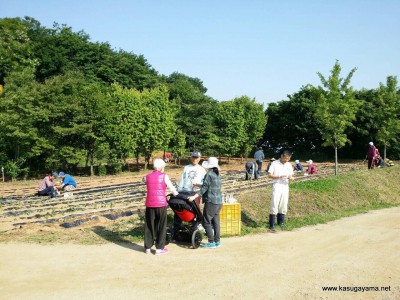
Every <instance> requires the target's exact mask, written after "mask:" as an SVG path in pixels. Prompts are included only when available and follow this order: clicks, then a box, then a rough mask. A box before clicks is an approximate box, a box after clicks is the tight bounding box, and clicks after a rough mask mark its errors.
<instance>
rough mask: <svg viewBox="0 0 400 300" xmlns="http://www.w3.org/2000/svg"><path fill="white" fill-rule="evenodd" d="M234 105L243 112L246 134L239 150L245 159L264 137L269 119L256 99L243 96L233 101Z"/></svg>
mask: <svg viewBox="0 0 400 300" xmlns="http://www.w3.org/2000/svg"><path fill="white" fill-rule="evenodd" d="M233 103H234V105H236V106H237V108H238V109H241V110H242V111H243V118H244V132H245V133H246V134H245V135H244V136H243V140H242V141H241V145H240V150H239V151H240V155H241V157H242V158H243V157H247V156H248V154H249V153H250V151H251V149H252V148H253V147H254V145H256V144H257V143H258V141H259V140H260V139H261V137H262V136H263V133H264V129H265V125H266V123H267V119H266V116H265V114H264V106H263V104H258V103H256V102H255V99H250V98H249V97H247V96H242V97H239V98H235V99H233Z"/></svg>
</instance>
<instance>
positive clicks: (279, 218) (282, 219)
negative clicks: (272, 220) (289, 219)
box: [277, 214, 285, 226]
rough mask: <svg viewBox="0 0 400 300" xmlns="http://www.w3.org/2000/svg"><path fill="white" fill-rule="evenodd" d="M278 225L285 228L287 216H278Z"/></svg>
mask: <svg viewBox="0 0 400 300" xmlns="http://www.w3.org/2000/svg"><path fill="white" fill-rule="evenodd" d="M277 218H278V225H279V226H283V225H284V224H285V215H284V214H278V215H277Z"/></svg>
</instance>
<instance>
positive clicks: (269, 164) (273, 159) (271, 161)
mask: <svg viewBox="0 0 400 300" xmlns="http://www.w3.org/2000/svg"><path fill="white" fill-rule="evenodd" d="M274 161H275V158H271V159H270V160H269V163H268V166H267V170H266V172H267V174H268V171H269V168H270V167H271V164H272V163H273V162H274Z"/></svg>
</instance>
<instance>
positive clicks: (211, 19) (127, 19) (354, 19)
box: [0, 0, 400, 104]
mask: <svg viewBox="0 0 400 300" xmlns="http://www.w3.org/2000/svg"><path fill="white" fill-rule="evenodd" d="M24 16H30V17H33V18H35V19H36V20H38V21H39V22H40V23H41V25H42V26H45V27H52V26H53V23H54V22H57V23H59V24H66V25H68V26H70V27H72V29H73V31H75V32H77V31H80V30H83V31H85V32H86V33H87V34H88V35H89V36H90V37H91V41H93V42H96V41H99V42H109V43H110V45H111V46H112V47H113V48H114V49H116V50H118V49H123V50H125V51H128V52H133V53H135V54H143V55H144V57H145V58H146V59H147V61H148V62H149V63H150V64H151V65H152V67H153V68H155V69H156V70H157V71H158V72H159V73H161V74H165V75H169V74H171V73H172V72H175V71H177V72H181V73H184V74H186V75H188V76H191V77H198V78H200V79H201V80H202V81H203V83H204V86H205V87H206V88H208V92H207V95H209V96H211V97H213V98H214V99H217V100H220V101H225V100H231V99H233V98H235V97H239V96H242V95H246V96H249V97H250V98H255V99H256V101H257V102H258V103H264V104H267V103H270V102H277V101H280V100H284V99H287V95H288V94H292V93H295V92H297V91H299V90H300V88H301V87H302V86H304V85H307V84H313V85H319V84H320V80H319V78H318V76H317V72H321V73H322V74H323V75H324V76H325V77H327V76H329V74H330V73H329V72H330V70H331V69H332V67H333V65H334V64H335V61H336V59H337V60H339V62H340V64H341V66H342V77H345V76H347V74H348V73H349V71H350V70H351V69H352V68H354V67H357V68H358V70H357V71H356V73H355V74H354V76H353V79H352V82H351V83H352V85H353V86H354V88H356V89H361V88H367V89H370V88H376V87H378V85H379V83H380V82H382V83H385V82H386V77H387V76H388V75H394V76H398V75H399V70H400V39H399V36H400V17H399V16H400V1H399V0H380V1H379V0H376V1H372V0H363V1H362V0H347V1H345V0H336V1H321V0H309V1H306V0H304V1H302V0H297V1H296V0H276V1H275V0H260V1H258V0H253V1H252V0H248V1H236V0H231V1H228V0H219V1H218V0H214V1H211V0H203V1H191V0H186V1H184V0H181V1H178V0H154V1H151V0H147V1H146V0H141V1H138V0H114V1H106V0H80V1H77V0H35V1H32V0H0V18H5V17H24ZM398 77H399V76H398ZM399 79H400V78H399Z"/></svg>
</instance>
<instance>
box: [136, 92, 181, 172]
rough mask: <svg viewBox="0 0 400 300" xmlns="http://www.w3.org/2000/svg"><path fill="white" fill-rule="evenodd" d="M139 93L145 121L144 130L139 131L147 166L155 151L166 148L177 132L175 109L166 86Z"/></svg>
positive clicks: (142, 117)
mask: <svg viewBox="0 0 400 300" xmlns="http://www.w3.org/2000/svg"><path fill="white" fill-rule="evenodd" d="M137 93H140V99H141V101H142V105H141V111H140V114H141V116H140V120H141V122H143V123H142V124H143V130H141V131H140V133H139V145H140V150H141V152H142V153H143V155H144V157H145V168H147V165H148V164H149V162H150V158H151V156H152V154H153V152H154V151H155V150H163V149H165V148H166V147H167V146H168V144H169V143H170V140H171V138H172V136H173V135H174V134H175V132H176V124H175V121H174V114H175V109H174V105H171V101H170V100H169V99H168V96H169V95H168V90H167V88H166V87H160V88H155V89H152V90H144V91H142V92H139V91H137Z"/></svg>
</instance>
